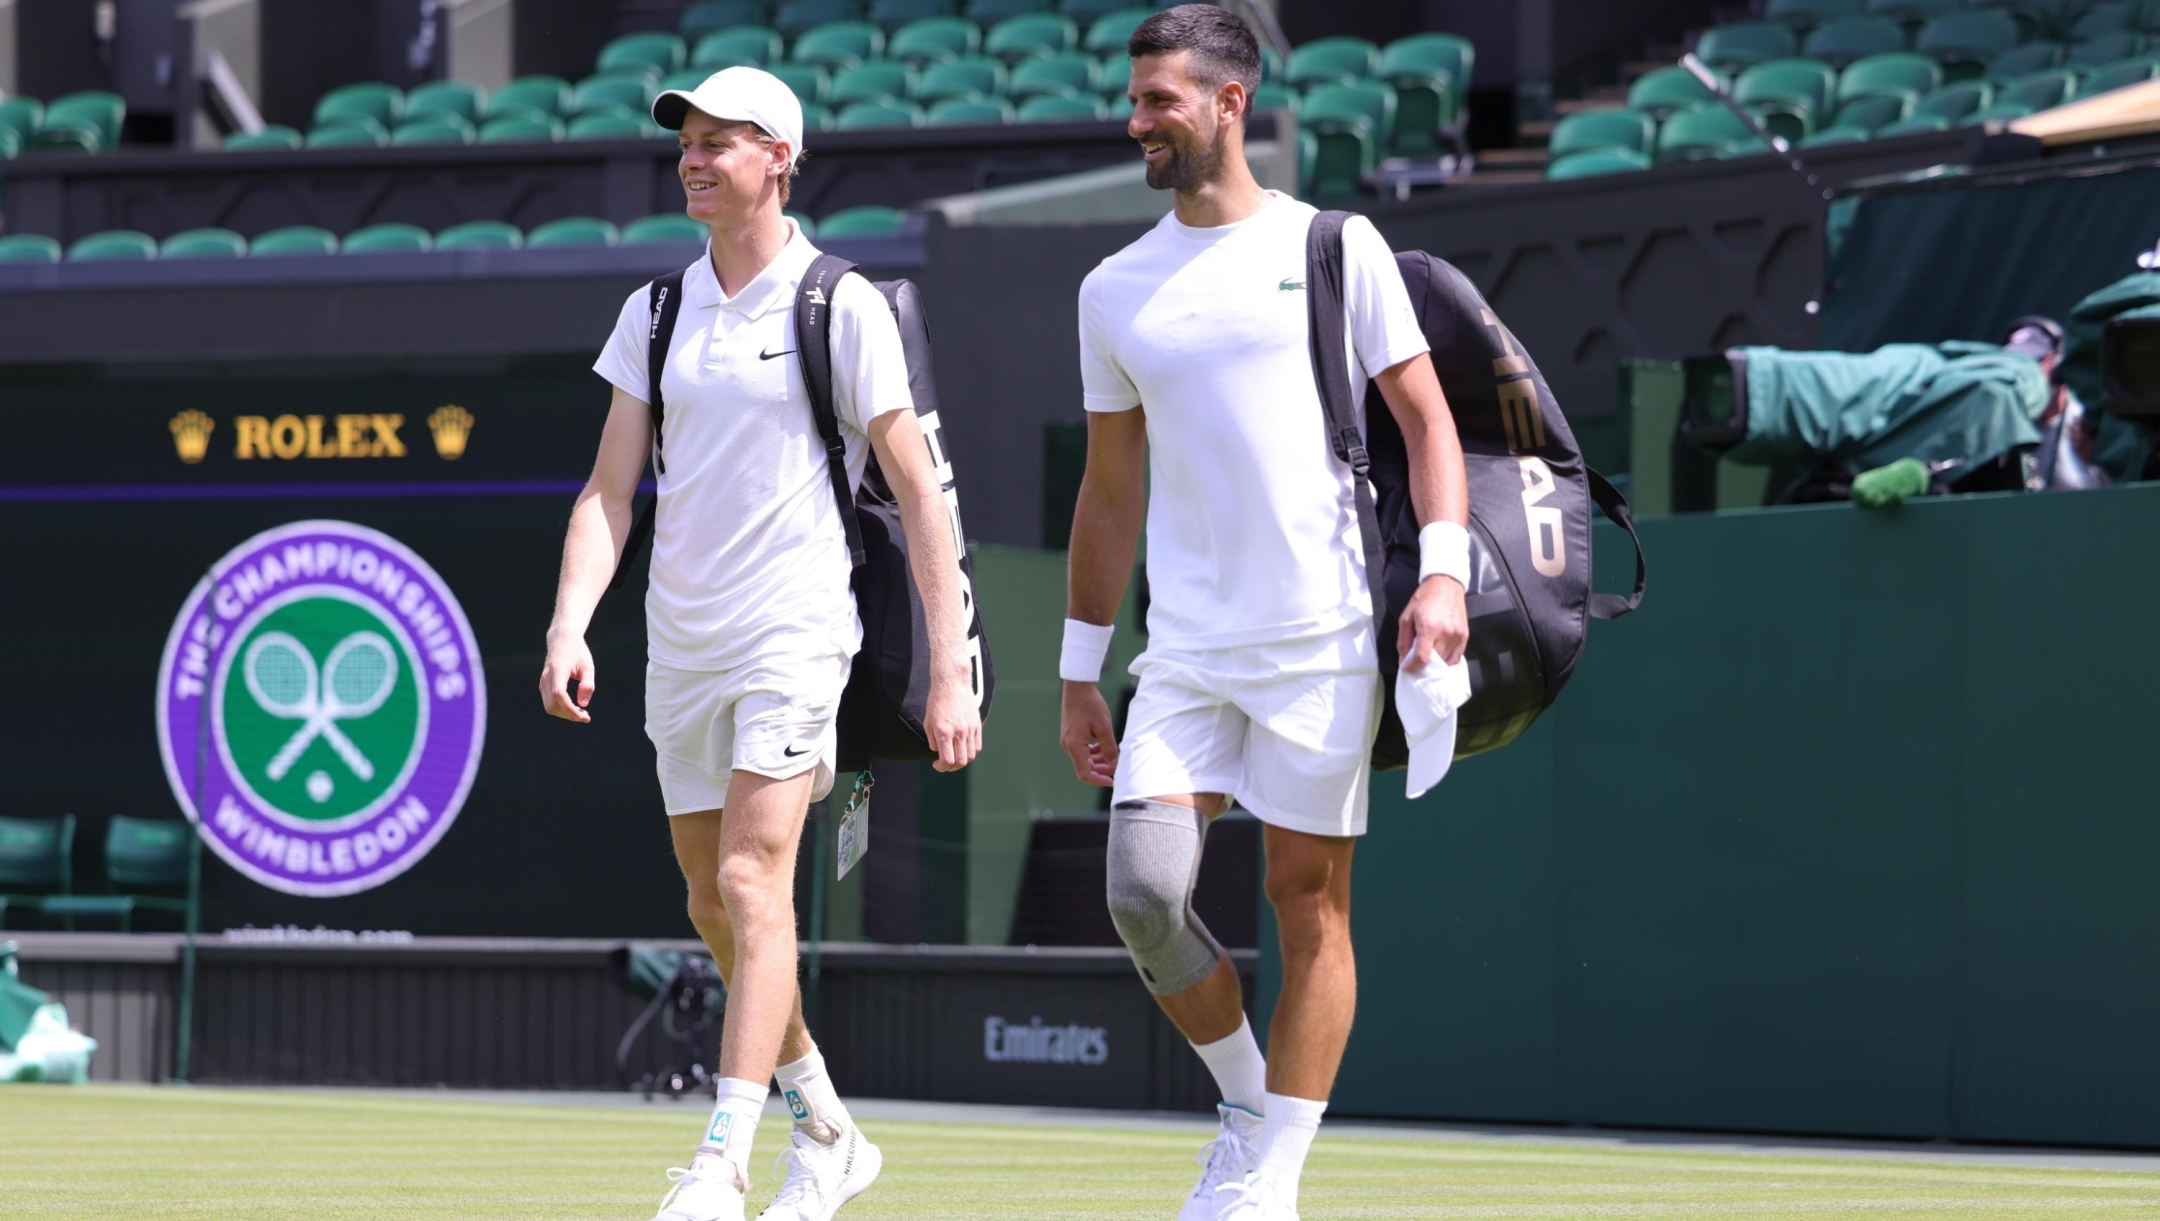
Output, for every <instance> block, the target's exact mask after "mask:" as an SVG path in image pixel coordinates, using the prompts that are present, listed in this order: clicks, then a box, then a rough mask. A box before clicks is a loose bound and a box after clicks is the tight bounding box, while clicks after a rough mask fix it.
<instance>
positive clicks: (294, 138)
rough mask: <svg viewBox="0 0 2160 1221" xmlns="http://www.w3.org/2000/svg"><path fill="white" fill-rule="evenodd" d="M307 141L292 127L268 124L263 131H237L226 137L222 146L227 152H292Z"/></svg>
mask: <svg viewBox="0 0 2160 1221" xmlns="http://www.w3.org/2000/svg"><path fill="white" fill-rule="evenodd" d="M304 142H305V140H304V138H303V137H302V136H301V135H300V133H299V132H297V131H294V130H293V129H292V128H290V127H280V126H278V125H277V124H275V123H271V124H267V125H265V126H264V127H263V129H262V130H261V131H256V132H246V131H236V132H233V133H232V134H230V135H228V136H226V137H225V139H224V140H223V141H222V147H223V148H224V149H225V150H226V151H227V152H247V153H267V152H290V151H291V150H293V149H296V148H299V147H300V146H301V144H303V143H304Z"/></svg>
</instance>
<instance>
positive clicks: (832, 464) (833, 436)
mask: <svg viewBox="0 0 2160 1221" xmlns="http://www.w3.org/2000/svg"><path fill="white" fill-rule="evenodd" d="M854 270H855V264H853V263H850V262H848V261H847V260H846V259H843V258H840V257H838V256H836V255H830V254H821V255H819V256H818V257H817V258H816V259H814V260H812V261H811V263H810V266H809V267H808V268H807V269H806V270H805V271H804V272H803V278H802V285H801V287H799V288H797V289H796V290H795V349H796V354H797V355H796V359H797V360H799V361H801V362H802V377H803V388H804V389H805V390H807V391H809V393H810V416H811V418H812V419H814V420H816V421H817V430H818V436H819V438H821V439H822V440H823V441H824V442H825V465H826V469H827V470H828V471H829V472H830V473H831V475H832V492H833V504H834V505H836V506H838V508H839V510H840V525H841V528H842V529H844V530H845V531H846V532H847V549H848V559H849V561H850V562H851V563H853V564H854V565H855V566H856V567H857V568H860V567H862V563H863V541H862V523H861V522H860V521H858V520H856V517H855V483H854V480H852V479H849V478H848V469H847V441H846V440H845V439H844V438H842V437H841V435H840V417H839V415H838V413H836V412H835V411H834V410H833V374H832V296H833V290H834V289H836V288H838V287H839V284H840V277H842V276H844V275H846V274H848V273H849V272H851V271H854Z"/></svg>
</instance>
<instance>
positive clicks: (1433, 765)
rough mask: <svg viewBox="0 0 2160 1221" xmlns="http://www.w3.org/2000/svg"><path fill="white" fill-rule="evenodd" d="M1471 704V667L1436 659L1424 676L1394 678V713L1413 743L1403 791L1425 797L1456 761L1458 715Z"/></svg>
mask: <svg viewBox="0 0 2160 1221" xmlns="http://www.w3.org/2000/svg"><path fill="white" fill-rule="evenodd" d="M1469 702H1470V666H1469V664H1468V663H1466V662H1461V661H1458V662H1456V663H1455V664H1454V665H1451V666H1450V665H1442V664H1441V663H1440V660H1439V658H1437V657H1435V658H1434V659H1433V660H1432V661H1431V662H1429V663H1427V664H1426V666H1425V670H1424V672H1423V673H1422V674H1412V673H1411V672H1410V671H1408V670H1402V671H1399V672H1398V673H1397V674H1396V675H1395V713H1396V715H1397V716H1400V717H1401V718H1402V724H1403V736H1404V737H1405V738H1407V739H1408V740H1409V743H1410V776H1409V780H1408V783H1406V784H1405V785H1404V786H1403V788H1404V791H1405V792H1406V793H1408V794H1409V796H1410V797H1412V798H1413V799H1414V798H1418V797H1423V796H1424V795H1425V794H1426V793H1427V792H1429V791H1431V789H1432V787H1433V786H1434V785H1436V784H1438V783H1440V779H1441V777H1443V776H1446V775H1447V773H1448V765H1449V764H1451V763H1453V762H1454V761H1455V713H1456V711H1457V710H1458V709H1460V708H1461V707H1462V706H1463V705H1464V704H1467V703H1469Z"/></svg>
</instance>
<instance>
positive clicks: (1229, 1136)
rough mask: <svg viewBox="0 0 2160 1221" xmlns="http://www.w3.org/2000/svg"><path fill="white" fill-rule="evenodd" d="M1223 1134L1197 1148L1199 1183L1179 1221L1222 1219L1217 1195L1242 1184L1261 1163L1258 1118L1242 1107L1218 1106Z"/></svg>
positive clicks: (1180, 1214)
mask: <svg viewBox="0 0 2160 1221" xmlns="http://www.w3.org/2000/svg"><path fill="white" fill-rule="evenodd" d="M1215 1110H1216V1111H1217V1113H1219V1114H1220V1115H1221V1116H1222V1132H1221V1133H1220V1134H1218V1135H1217V1136H1216V1137H1215V1139H1214V1140H1211V1141H1209V1142H1208V1143H1207V1144H1205V1145H1202V1146H1201V1147H1200V1155H1199V1157H1198V1158H1196V1159H1195V1160H1197V1161H1198V1162H1199V1163H1200V1181H1199V1182H1198V1183H1195V1184H1193V1189H1192V1194H1191V1195H1189V1196H1186V1197H1185V1207H1183V1208H1180V1209H1178V1221H1215V1219H1216V1217H1218V1216H1219V1215H1221V1212H1222V1207H1221V1203H1220V1202H1219V1201H1218V1200H1217V1199H1216V1191H1217V1190H1218V1189H1219V1188H1221V1187H1223V1186H1225V1185H1226V1184H1234V1183H1242V1182H1244V1181H1245V1176H1246V1175H1248V1174H1250V1173H1252V1168H1253V1167H1254V1166H1255V1165H1256V1164H1258V1162H1259V1161H1260V1117H1259V1116H1258V1115H1255V1114H1253V1113H1252V1112H1251V1111H1248V1110H1246V1109H1245V1108H1244V1107H1234V1106H1231V1105H1230V1104H1229V1103H1227V1102H1225V1103H1220V1104H1218V1105H1217V1106H1216V1107H1215Z"/></svg>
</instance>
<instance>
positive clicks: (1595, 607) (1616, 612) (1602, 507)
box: [1583, 463, 1649, 619]
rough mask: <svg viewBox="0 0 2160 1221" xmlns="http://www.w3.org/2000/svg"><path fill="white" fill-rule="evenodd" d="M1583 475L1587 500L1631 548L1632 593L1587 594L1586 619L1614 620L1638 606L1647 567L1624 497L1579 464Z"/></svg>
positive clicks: (1587, 467)
mask: <svg viewBox="0 0 2160 1221" xmlns="http://www.w3.org/2000/svg"><path fill="white" fill-rule="evenodd" d="M1583 474H1585V475H1588V476H1589V477H1590V499H1591V501H1592V502H1594V503H1595V504H1596V505H1597V507H1598V509H1599V511H1601V512H1603V513H1604V514H1605V517H1606V520H1608V521H1610V522H1612V524H1614V525H1616V526H1618V527H1620V528H1621V529H1622V530H1625V531H1627V536H1628V540H1629V541H1630V542H1633V543H1634V544H1635V592H1634V593H1631V594H1629V595H1628V596H1627V597H1625V598H1623V597H1621V596H1620V595H1619V594H1591V595H1590V617H1591V618H1592V619H1618V618H1619V617H1620V616H1622V615H1625V614H1627V613H1628V612H1629V611H1631V610H1634V609H1635V608H1636V607H1638V606H1641V605H1642V591H1643V581H1644V580H1645V579H1646V578H1647V577H1648V576H1649V567H1648V565H1647V564H1646V563H1645V562H1644V560H1643V550H1642V539H1641V538H1640V537H1639V536H1637V535H1636V533H1635V513H1634V511H1633V510H1632V509H1630V508H1628V502H1627V497H1625V496H1622V495H1621V494H1620V489H1618V488H1616V487H1614V486H1613V485H1612V483H1611V482H1610V481H1609V480H1607V479H1606V478H1605V476H1603V475H1600V474H1598V473H1597V472H1596V471H1594V470H1592V469H1590V465H1589V464H1588V463H1584V464H1583Z"/></svg>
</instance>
